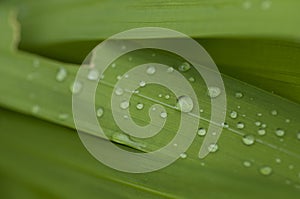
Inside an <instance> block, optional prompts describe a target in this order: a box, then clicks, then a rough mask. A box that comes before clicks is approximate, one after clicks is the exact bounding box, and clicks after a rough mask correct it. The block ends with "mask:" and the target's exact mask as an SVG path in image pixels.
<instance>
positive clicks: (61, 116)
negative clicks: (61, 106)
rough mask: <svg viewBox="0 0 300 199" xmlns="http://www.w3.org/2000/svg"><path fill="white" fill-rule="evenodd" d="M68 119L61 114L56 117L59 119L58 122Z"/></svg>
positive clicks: (65, 115) (64, 114)
mask: <svg viewBox="0 0 300 199" xmlns="http://www.w3.org/2000/svg"><path fill="white" fill-rule="evenodd" d="M68 117H69V115H68V114H66V113H61V114H59V115H58V119H60V120H66V119H68Z"/></svg>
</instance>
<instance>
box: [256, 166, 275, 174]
mask: <svg viewBox="0 0 300 199" xmlns="http://www.w3.org/2000/svg"><path fill="white" fill-rule="evenodd" d="M259 172H260V173H261V174H262V175H264V176H269V175H271V174H272V172H273V169H272V168H271V167H269V166H262V167H261V168H260V169H259Z"/></svg>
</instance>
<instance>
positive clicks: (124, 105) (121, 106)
mask: <svg viewBox="0 0 300 199" xmlns="http://www.w3.org/2000/svg"><path fill="white" fill-rule="evenodd" d="M128 107H129V102H128V101H123V102H121V104H120V108H121V109H127V108H128Z"/></svg>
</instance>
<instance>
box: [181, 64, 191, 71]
mask: <svg viewBox="0 0 300 199" xmlns="http://www.w3.org/2000/svg"><path fill="white" fill-rule="evenodd" d="M190 69H191V65H190V64H189V63H188V62H183V63H182V64H181V65H180V66H179V67H178V70H179V71H181V72H186V71H188V70H190Z"/></svg>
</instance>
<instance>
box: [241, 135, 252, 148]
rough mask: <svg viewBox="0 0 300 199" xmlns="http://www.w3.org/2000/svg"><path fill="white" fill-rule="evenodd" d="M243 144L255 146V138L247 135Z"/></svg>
mask: <svg viewBox="0 0 300 199" xmlns="http://www.w3.org/2000/svg"><path fill="white" fill-rule="evenodd" d="M242 140H243V143H244V144H245V145H247V146H250V145H253V144H254V143H255V137H254V136H253V135H245V136H244V137H243V138H242Z"/></svg>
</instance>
